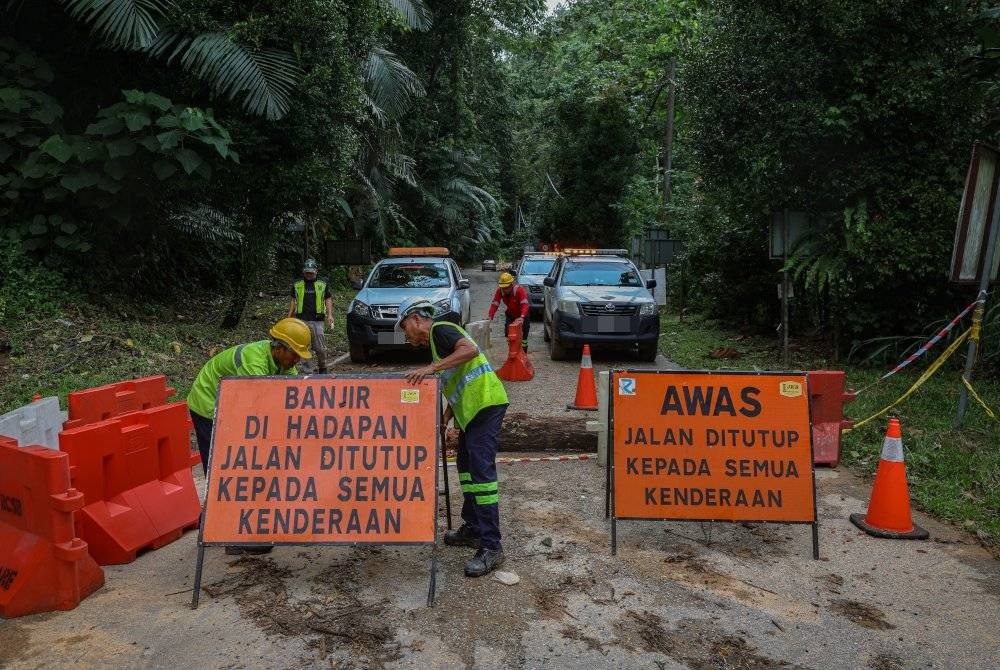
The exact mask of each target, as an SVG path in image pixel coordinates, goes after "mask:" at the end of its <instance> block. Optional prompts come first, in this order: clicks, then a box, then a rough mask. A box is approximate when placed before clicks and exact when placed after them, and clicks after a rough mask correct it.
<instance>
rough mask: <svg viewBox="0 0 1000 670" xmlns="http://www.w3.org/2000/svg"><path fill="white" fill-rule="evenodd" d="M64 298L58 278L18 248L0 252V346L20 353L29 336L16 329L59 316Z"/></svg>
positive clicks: (8, 246)
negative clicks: (3, 345)
mask: <svg viewBox="0 0 1000 670" xmlns="http://www.w3.org/2000/svg"><path fill="white" fill-rule="evenodd" d="M66 299H67V294H66V289H65V283H64V282H63V279H62V276H61V275H59V274H58V273H56V272H52V271H51V270H47V269H46V268H43V267H41V266H39V265H38V264H37V263H35V262H34V260H33V259H32V258H31V256H30V255H29V254H28V253H27V252H26V250H25V249H23V248H22V246H21V245H19V244H17V243H16V242H15V243H12V242H8V243H6V244H4V245H2V248H0V324H4V325H3V326H0V344H5V345H6V346H8V347H10V349H11V350H12V352H13V353H15V354H17V353H21V352H23V351H25V349H26V348H29V347H30V337H31V334H30V333H27V332H22V330H23V329H21V328H19V326H20V325H23V324H26V323H35V322H37V321H38V320H39V319H44V318H46V317H51V316H55V315H57V314H59V309H60V307H61V305H62V304H64V303H65V302H66Z"/></svg>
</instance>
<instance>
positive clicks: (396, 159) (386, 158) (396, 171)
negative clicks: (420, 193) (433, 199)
mask: <svg viewBox="0 0 1000 670" xmlns="http://www.w3.org/2000/svg"><path fill="white" fill-rule="evenodd" d="M382 165H384V166H385V167H386V168H387V169H388V170H389V172H390V173H391V174H392V176H393V177H395V178H396V179H402V180H403V181H405V182H406V183H407V184H409V185H410V186H416V185H417V174H416V171H415V170H416V167H417V161H416V160H415V159H414V158H413V157H412V156H407V155H406V154H402V153H398V152H392V153H386V154H384V155H383V156H382Z"/></svg>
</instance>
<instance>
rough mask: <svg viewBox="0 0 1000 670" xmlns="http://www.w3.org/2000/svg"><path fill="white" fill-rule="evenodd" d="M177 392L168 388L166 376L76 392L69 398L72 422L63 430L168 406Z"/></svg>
mask: <svg viewBox="0 0 1000 670" xmlns="http://www.w3.org/2000/svg"><path fill="white" fill-rule="evenodd" d="M174 393H176V391H174V389H172V388H170V387H169V386H167V378H166V377H165V376H164V375H156V376H153V377H143V378H141V379H130V380H128V381H123V382H117V383H115V384H107V385H106V386H97V387H94V388H91V389H86V390H84V391H74V392H72V393H70V394H69V395H68V396H67V402H68V404H69V420H68V421H67V422H66V423H64V424H63V429H64V430H70V429H72V428H79V427H80V426H85V425H87V424H88V423H94V422H96V421H105V420H107V419H113V418H114V417H116V416H121V415H122V414H125V413H127V412H135V411H138V410H142V409H149V408H150V407H157V406H159V405H165V404H167V398H169V397H170V396H172V395H174Z"/></svg>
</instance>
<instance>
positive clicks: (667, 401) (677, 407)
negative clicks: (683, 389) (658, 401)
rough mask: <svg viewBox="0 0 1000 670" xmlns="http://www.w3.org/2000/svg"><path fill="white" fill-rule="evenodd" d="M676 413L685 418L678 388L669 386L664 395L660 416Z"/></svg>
mask: <svg viewBox="0 0 1000 670" xmlns="http://www.w3.org/2000/svg"><path fill="white" fill-rule="evenodd" d="M671 412H675V413H677V414H680V415H681V416H684V407H683V406H682V405H681V398H680V395H679V394H678V393H677V387H676V386H668V387H667V390H666V392H665V393H664V394H663V405H662V406H661V407H660V414H670V413H671Z"/></svg>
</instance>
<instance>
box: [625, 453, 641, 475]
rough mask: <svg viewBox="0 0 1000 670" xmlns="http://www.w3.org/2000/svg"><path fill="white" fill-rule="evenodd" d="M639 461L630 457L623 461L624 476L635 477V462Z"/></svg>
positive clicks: (636, 472) (636, 471) (637, 472)
mask: <svg viewBox="0 0 1000 670" xmlns="http://www.w3.org/2000/svg"><path fill="white" fill-rule="evenodd" d="M637 460H639V459H637V458H635V457H630V458H626V459H625V474H626V475H637V474H639V470H638V468H636V467H635V463H636V461H637Z"/></svg>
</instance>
